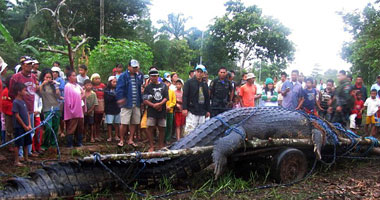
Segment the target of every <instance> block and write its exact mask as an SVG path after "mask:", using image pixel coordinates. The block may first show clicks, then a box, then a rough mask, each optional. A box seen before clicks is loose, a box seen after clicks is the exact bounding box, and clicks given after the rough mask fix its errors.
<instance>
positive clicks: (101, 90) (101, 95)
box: [93, 83, 106, 99]
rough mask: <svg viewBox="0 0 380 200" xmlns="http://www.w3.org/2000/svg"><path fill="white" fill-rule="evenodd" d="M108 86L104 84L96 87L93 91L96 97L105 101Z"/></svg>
mask: <svg viewBox="0 0 380 200" xmlns="http://www.w3.org/2000/svg"><path fill="white" fill-rule="evenodd" d="M105 88H106V85H104V83H100V84H99V85H94V87H93V90H94V92H95V93H96V97H97V98H98V99H104V89H105Z"/></svg>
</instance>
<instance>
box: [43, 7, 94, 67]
mask: <svg viewBox="0 0 380 200" xmlns="http://www.w3.org/2000/svg"><path fill="white" fill-rule="evenodd" d="M65 2H66V0H62V1H61V2H60V3H59V4H58V6H57V8H56V9H55V10H54V11H53V10H51V9H49V8H42V9H41V10H40V12H41V11H45V10H46V11H48V12H50V14H51V17H53V18H54V20H55V22H56V25H57V27H58V30H59V32H60V34H61V36H62V38H63V39H64V40H65V43H66V46H67V52H66V51H62V50H58V49H53V48H51V47H50V46H49V48H40V50H41V51H49V52H53V53H59V54H63V55H67V56H68V57H69V63H70V67H71V69H72V70H74V59H75V54H76V52H77V51H78V50H79V48H81V47H82V46H83V45H84V44H86V43H87V41H88V40H89V39H90V37H87V36H86V34H84V35H81V36H80V38H81V39H82V41H81V42H79V43H78V44H77V45H76V46H75V47H74V48H72V41H71V33H70V32H72V31H75V29H74V28H73V27H72V25H73V23H74V22H75V15H74V17H73V18H72V20H71V22H70V23H69V24H68V25H67V26H66V27H65V26H63V24H62V22H61V18H60V10H61V7H62V6H64V5H66V4H65Z"/></svg>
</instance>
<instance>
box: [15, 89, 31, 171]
mask: <svg viewBox="0 0 380 200" xmlns="http://www.w3.org/2000/svg"><path fill="white" fill-rule="evenodd" d="M13 91H14V94H15V95H16V98H15V100H14V101H13V106H12V113H13V128H14V137H15V138H16V137H19V136H20V135H22V134H24V133H25V132H26V131H29V130H31V129H32V127H31V123H30V116H29V114H28V109H27V107H26V104H25V101H24V100H23V98H24V96H25V95H26V86H25V85H24V84H22V83H16V84H15V85H14V86H13ZM31 144H32V137H31V135H30V134H27V135H25V136H24V137H22V138H20V139H18V140H16V141H15V151H14V156H15V163H14V164H15V166H18V167H23V166H25V165H24V164H22V163H20V160H19V155H18V152H19V147H20V146H22V147H23V149H24V161H25V162H29V159H28V145H31Z"/></svg>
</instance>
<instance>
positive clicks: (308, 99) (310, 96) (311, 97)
mask: <svg viewBox="0 0 380 200" xmlns="http://www.w3.org/2000/svg"><path fill="white" fill-rule="evenodd" d="M302 96H303V98H304V102H303V104H302V107H303V108H306V109H308V110H310V111H311V110H315V100H316V97H317V90H315V89H314V88H312V89H311V90H309V89H303V90H302Z"/></svg>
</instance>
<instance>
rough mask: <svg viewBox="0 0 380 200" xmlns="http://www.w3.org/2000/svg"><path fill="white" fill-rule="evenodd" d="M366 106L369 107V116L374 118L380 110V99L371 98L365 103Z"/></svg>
mask: <svg viewBox="0 0 380 200" xmlns="http://www.w3.org/2000/svg"><path fill="white" fill-rule="evenodd" d="M364 106H367V116H372V115H374V114H375V113H376V112H377V111H378V110H379V107H380V99H378V98H376V99H372V98H371V97H370V98H368V99H367V100H366V101H365V103H364Z"/></svg>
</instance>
